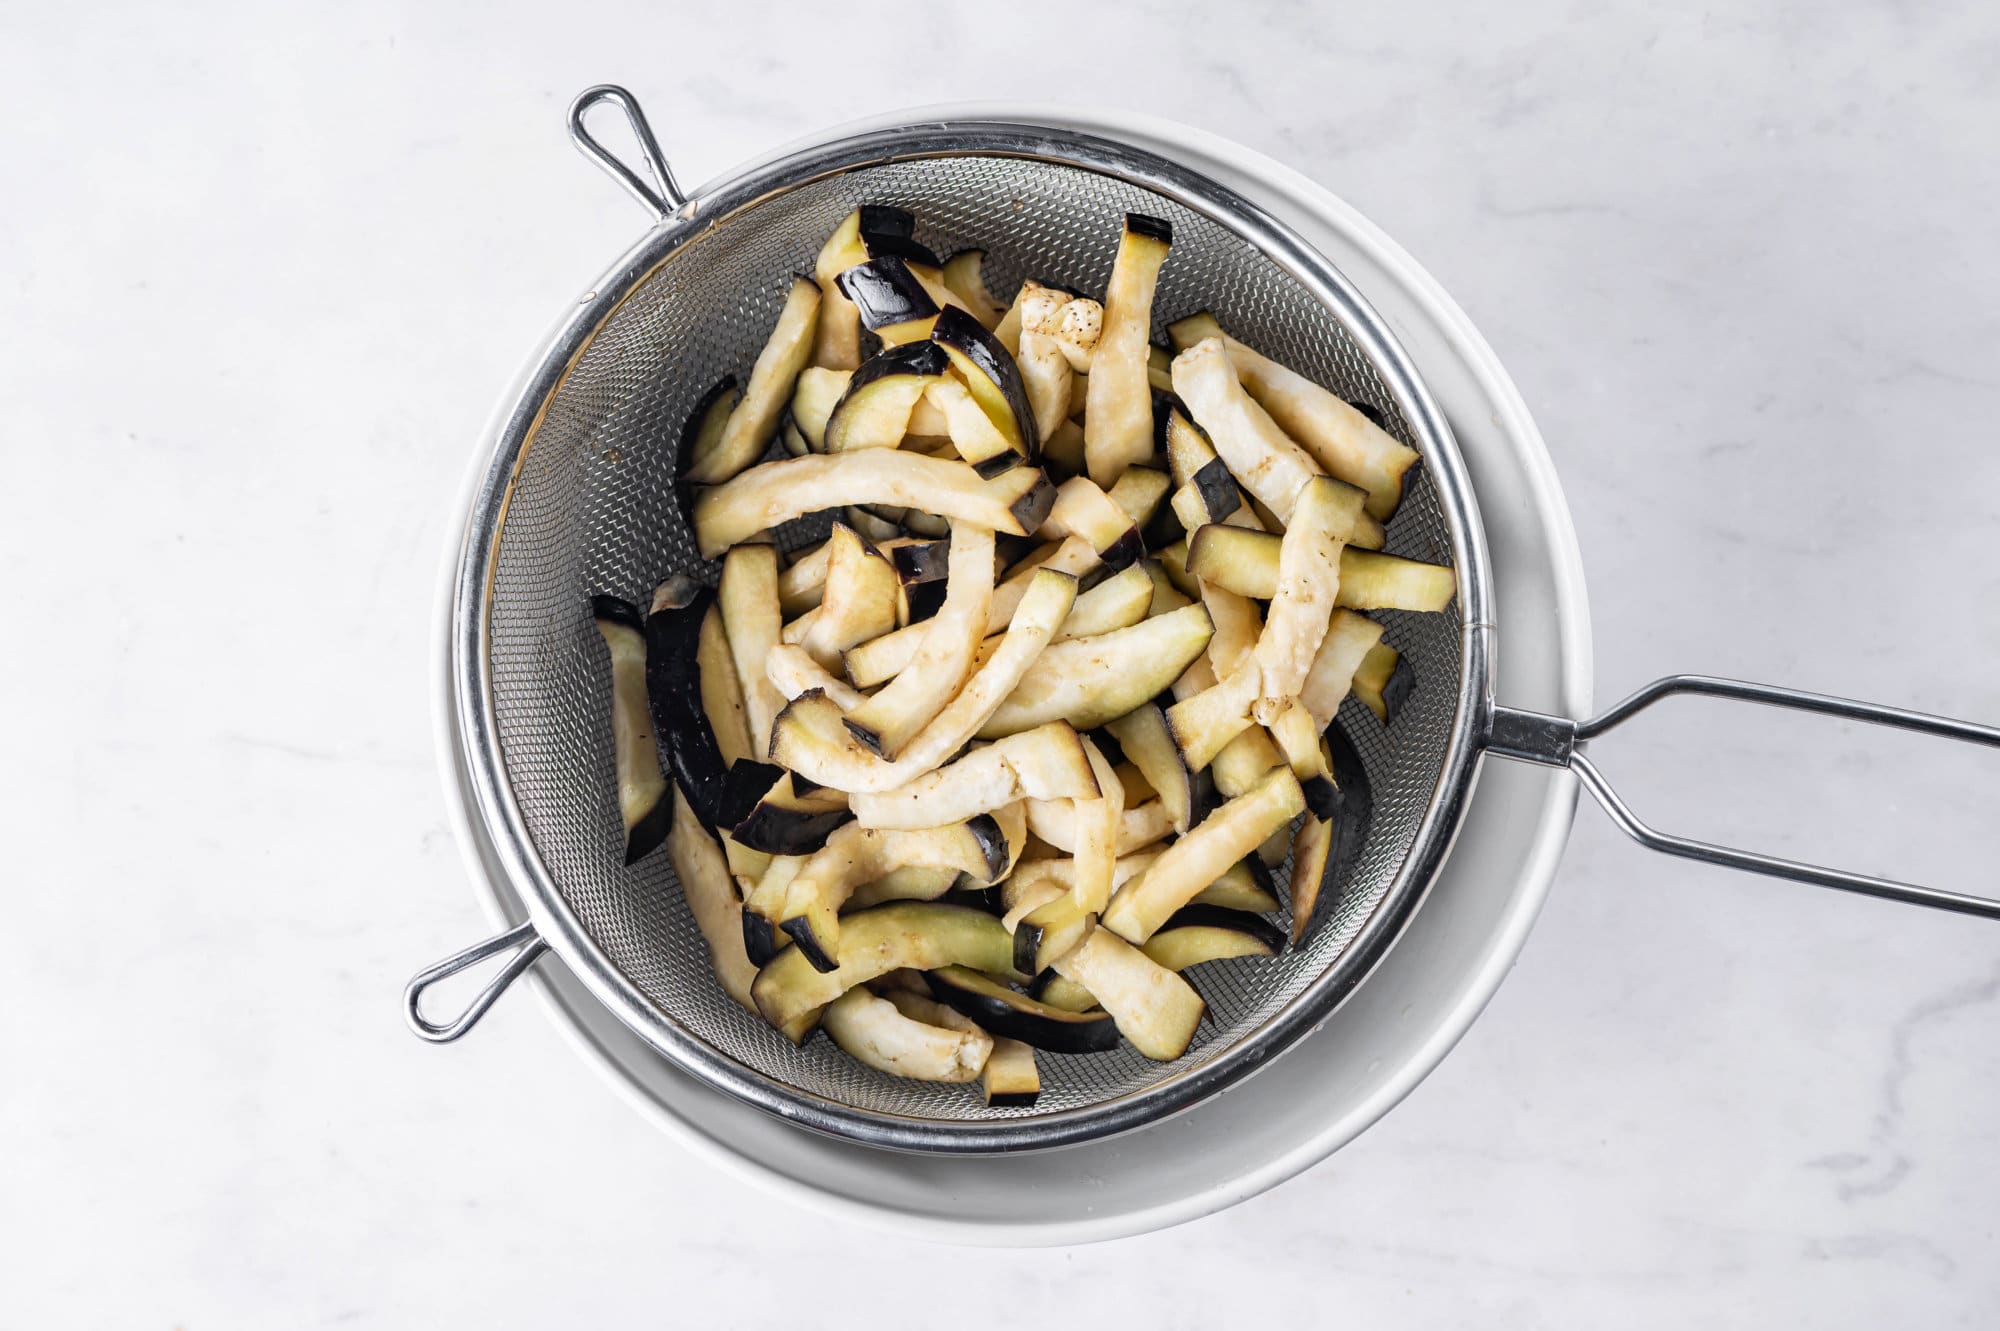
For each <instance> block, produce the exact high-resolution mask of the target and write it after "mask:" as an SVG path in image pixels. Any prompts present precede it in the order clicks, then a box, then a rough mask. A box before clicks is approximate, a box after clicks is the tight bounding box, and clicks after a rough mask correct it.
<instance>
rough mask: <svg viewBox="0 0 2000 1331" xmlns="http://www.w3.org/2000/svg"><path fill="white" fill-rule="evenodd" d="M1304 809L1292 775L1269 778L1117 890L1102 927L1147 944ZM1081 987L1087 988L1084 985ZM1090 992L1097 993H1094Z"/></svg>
mask: <svg viewBox="0 0 2000 1331" xmlns="http://www.w3.org/2000/svg"><path fill="white" fill-rule="evenodd" d="M1305 807H1306V805H1305V794H1304V792H1303V791H1302V790H1300V788H1299V783H1298V779H1297V778H1296V777H1294V776H1293V775H1292V773H1291V771H1290V770H1289V769H1285V768H1281V769H1279V770H1278V771H1276V772H1273V773H1271V774H1270V775H1269V776H1267V777H1265V778H1264V780H1263V781H1261V782H1259V783H1258V785H1257V786H1256V787H1255V788H1254V789H1252V790H1250V791H1248V792H1247V793H1245V794H1243V795H1239V796H1237V797H1236V798H1235V799H1233V800H1230V801H1229V802H1228V803H1226V804H1224V805H1223V806H1222V807H1221V808H1219V809H1217V810H1216V811H1215V812H1214V813H1211V814H1210V815H1209V816H1208V817H1207V818H1206V819H1204V820H1203V821H1202V823H1201V825H1200V826H1199V827H1196V828H1195V829H1194V830H1192V831H1190V832H1189V833H1188V834H1187V835H1186V836H1184V837H1182V838H1181V839H1180V840H1178V841H1176V842H1174V844H1173V845H1171V846H1168V847H1167V849H1166V852H1165V853H1164V854H1162V855H1161V856H1160V858H1159V859H1157V860H1155V861H1153V863H1152V864H1151V865H1150V866H1149V867H1148V868H1147V869H1146V872H1145V873H1143V874H1141V875H1139V876H1138V877H1137V878H1134V879H1132V880H1131V881H1129V882H1127V883H1126V884H1125V885H1124V886H1123V887H1121V888H1119V889H1118V892H1117V894H1116V895H1115V896H1113V897H1112V899H1111V904H1110V906H1109V907H1107V908H1106V909H1105V912H1104V916H1103V920H1102V924H1103V927H1104V928H1106V929H1109V930H1111V931H1112V932H1114V933H1116V934H1118V935H1120V936H1121V937H1123V938H1125V939H1127V940H1128V941H1130V942H1133V943H1143V942H1145V941H1146V940H1147V939H1148V938H1151V937H1152V936H1153V933H1154V931H1156V930H1157V929H1159V927H1160V926H1161V925H1163V924H1165V923H1166V921H1167V918H1168V917H1169V916H1171V915H1172V914H1173V913H1174V912H1175V911H1177V910H1179V909H1180V908H1181V907H1182V906H1185V905H1187V904H1188V902H1190V901H1192V900H1194V898H1195V896H1196V895H1197V894H1199V893H1200V891H1201V890H1202V889H1203V888H1204V887H1207V886H1208V885H1209V884H1210V883H1212V882H1214V881H1215V880H1216V879H1217V878H1220V877H1221V876H1222V875H1223V874H1224V873H1225V872H1227V871H1228V869H1229V868H1230V866H1231V865H1233V864H1235V863H1237V862H1238V861H1239V860H1241V859H1242V858H1243V857H1244V856H1246V855H1248V854H1250V853H1251V852H1252V851H1254V850H1256V849H1257V846H1258V844H1259V843H1260V842H1262V841H1263V840H1264V838H1266V837H1268V836H1269V835H1271V833H1272V832H1273V831H1275V830H1277V829H1278V828H1281V827H1284V826H1285V825H1286V824H1288V823H1290V822H1291V820H1292V819H1294V818H1296V817H1298V816H1299V815H1300V814H1301V813H1303V812H1305ZM1084 983H1085V985H1086V986H1087V987H1088V986H1089V982H1088V981H1087V980H1086V981H1084ZM1091 992H1092V993H1097V992H1098V991H1097V990H1096V989H1095V988H1094V987H1093V988H1091ZM1099 996H1100V997H1102V995H1101V994H1100V995H1099Z"/></svg>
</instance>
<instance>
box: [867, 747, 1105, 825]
mask: <svg viewBox="0 0 2000 1331" xmlns="http://www.w3.org/2000/svg"><path fill="white" fill-rule="evenodd" d="M1098 793H1099V791H1098V783H1097V780H1096V778H1095V777H1094V775H1093V774H1092V771H1091V764H1090V761H1089V759H1088V756H1087V755H1086V753H1085V751H1084V747H1083V742H1082V740H1080V739H1079V738H1078V737H1077V733H1076V731H1075V730H1073V729H1071V727H1070V725H1069V723H1068V722H1066V721H1051V722H1049V723H1048V724H1047V725H1045V726H1037V727H1036V728H1035V729H1033V730H1025V731H1022V732H1021V733H1020V734H1018V735H1009V736H1008V737H1007V738H1006V739H1003V740H997V741H995V742H994V743H992V744H989V745H987V746H986V747H985V748H982V749H974V750H973V751H972V752H971V753H969V754H967V755H966V756H965V757H963V758H960V759H959V760H958V761H957V762H955V763H951V764H948V765H947V766H944V767H940V768H937V769H935V770H934V771H930V772H926V773H925V774H924V775H922V776H920V777H918V778H917V779H916V780H914V781H912V782H910V783H909V784H908V785H905V786H901V787H898V788H897V789H895V790H890V791H885V792H883V793H881V794H857V795H852V796H849V802H850V803H851V805H852V806H853V810H854V817H855V819H856V820H857V821H858V822H860V823H861V825H862V826H864V827H904V828H918V827H940V826H943V825H945V824H948V823H956V822H963V821H964V820H966V819H968V818H972V817H974V816H976V815H978V814H982V813H986V812H988V811H990V810H993V809H998V808H1000V807H1001V806H1003V805H1006V804H1011V803H1013V802H1014V801H1015V800H1019V799H1041V800H1055V799H1091V798H1095V797H1097V795H1098Z"/></svg>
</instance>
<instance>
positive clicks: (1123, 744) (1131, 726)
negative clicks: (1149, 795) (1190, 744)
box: [1105, 702, 1194, 834]
mask: <svg viewBox="0 0 2000 1331" xmlns="http://www.w3.org/2000/svg"><path fill="white" fill-rule="evenodd" d="M1105 729H1107V730H1109V731H1110V732H1111V734H1112V735H1113V736H1114V737H1115V738H1116V739H1117V741H1118V746H1119V747H1120V748H1121V749H1123V750H1124V752H1125V756H1126V757H1127V758H1128V759H1130V760H1131V761H1132V763H1133V764H1134V765H1135V766H1136V767H1137V768H1138V769H1139V771H1140V772H1141V773H1143V774H1144V775H1145V778H1146V782H1147V784H1148V785H1150V786H1151V787H1152V788H1153V789H1154V790H1155V791H1156V792H1158V794H1159V799H1160V804H1161V806H1162V807H1163V808H1164V809H1165V810H1166V813H1167V818H1168V820H1169V821H1170V822H1171V824H1172V826H1173V829H1174V831H1176V832H1178V833H1182V834H1185V833H1186V832H1187V830H1188V827H1189V826H1190V820H1191V819H1192V817H1193V814H1194V774H1193V773H1192V772H1190V771H1189V770H1188V767H1187V764H1186V763H1184V762H1182V761H1181V753H1180V750H1179V749H1178V748H1176V747H1175V746H1174V739H1173V736H1172V734H1170V733H1169V732H1168V730H1167V717H1166V713H1165V712H1163V711H1161V710H1160V708H1159V706H1158V704H1156V703H1153V702H1144V703H1141V704H1139V706H1137V707H1135V708H1133V709H1132V710H1131V711H1130V712H1127V713H1126V714H1125V715H1124V716H1121V717H1117V718H1114V719H1113V720H1110V721H1107V722H1106V723H1105ZM1141 802H1143V801H1141Z"/></svg>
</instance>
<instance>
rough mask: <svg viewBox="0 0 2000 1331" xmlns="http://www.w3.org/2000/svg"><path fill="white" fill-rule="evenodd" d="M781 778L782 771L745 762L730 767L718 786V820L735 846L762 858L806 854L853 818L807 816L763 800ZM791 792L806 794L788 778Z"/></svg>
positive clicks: (844, 814) (841, 812) (840, 813)
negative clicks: (719, 807) (763, 855)
mask: <svg viewBox="0 0 2000 1331" xmlns="http://www.w3.org/2000/svg"><path fill="white" fill-rule="evenodd" d="M786 775H787V773H786V771H785V769H784V768H782V767H775V766H773V765H772V764H770V763H760V762H757V761H755V760H754V759H750V758H741V759H738V760H737V761H736V762H735V763H734V764H732V765H731V766H730V768H729V777H728V780H727V781H726V782H725V783H724V785H723V796H722V816H723V819H724V820H725V825H726V826H727V827H728V828H729V835H730V837H731V838H732V839H733V840H735V841H736V842H737V844H739V845H742V846H747V847H748V848H749V849H751V850H760V851H763V852H764V853H765V854H766V855H810V854H812V853H813V852H814V851H816V850H818V849H819V848H820V847H821V846H824V845H825V844H826V839H827V838H828V837H830V836H832V835H833V833H834V829H835V828H837V827H839V826H840V825H841V824H842V823H845V822H848V821H849V820H851V819H852V818H853V817H854V815H853V814H852V813H851V812H849V811H848V810H846V809H834V810H831V811H829V812H826V813H806V812H803V811H801V810H798V809H788V808H785V807H784V806H783V805H780V804H772V803H768V802H766V800H765V798H764V797H765V796H766V795H768V794H770V792H771V788H772V787H773V786H775V785H777V784H778V782H779V781H781V780H783V779H784V778H785V776H786ZM792 792H793V793H794V794H803V793H805V792H803V791H800V790H799V785H798V778H797V777H793V778H792Z"/></svg>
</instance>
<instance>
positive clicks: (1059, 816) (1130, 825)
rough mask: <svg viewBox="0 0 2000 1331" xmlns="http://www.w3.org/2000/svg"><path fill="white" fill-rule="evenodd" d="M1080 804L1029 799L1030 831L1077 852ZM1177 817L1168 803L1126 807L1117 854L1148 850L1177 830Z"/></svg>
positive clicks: (1056, 846) (1119, 832) (1065, 849)
mask: <svg viewBox="0 0 2000 1331" xmlns="http://www.w3.org/2000/svg"><path fill="white" fill-rule="evenodd" d="M1079 816H1080V815H1079V811H1078V807H1077V806H1076V805H1075V804H1074V803H1073V802H1071V801H1069V800H1029V801H1028V830H1029V831H1031V832H1033V833H1034V834H1035V835H1036V836H1038V837H1040V838H1041V839H1042V840H1044V841H1046V842H1047V843H1048V844H1050V845H1051V846H1054V847H1055V848H1056V849H1057V850H1061V851H1066V852H1068V853H1070V854H1075V853H1076V851H1077V849H1078V847H1079V846H1080V845H1082V829H1081V828H1080V827H1079V825H1078V818H1079ZM1173 826H1174V823H1173V817H1172V815H1170V814H1169V813H1168V812H1167V808H1166V806H1165V805H1164V804H1162V803H1160V801H1158V800H1148V801H1146V802H1145V803H1144V804H1138V805H1134V806H1133V807H1131V808H1129V809H1126V810H1124V811H1123V812H1122V813H1121V814H1120V815H1119V818H1118V835H1117V840H1116V842H1115V844H1116V847H1117V849H1116V851H1115V853H1116V854H1118V855H1121V856H1123V855H1130V854H1132V853H1133V852H1134V851H1138V850H1144V849H1145V848H1146V847H1147V846H1150V845H1152V844H1154V843H1155V842H1157V841H1159V840H1160V838H1162V837H1164V836H1166V835H1167V834H1168V833H1169V832H1171V831H1172V830H1173Z"/></svg>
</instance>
